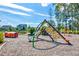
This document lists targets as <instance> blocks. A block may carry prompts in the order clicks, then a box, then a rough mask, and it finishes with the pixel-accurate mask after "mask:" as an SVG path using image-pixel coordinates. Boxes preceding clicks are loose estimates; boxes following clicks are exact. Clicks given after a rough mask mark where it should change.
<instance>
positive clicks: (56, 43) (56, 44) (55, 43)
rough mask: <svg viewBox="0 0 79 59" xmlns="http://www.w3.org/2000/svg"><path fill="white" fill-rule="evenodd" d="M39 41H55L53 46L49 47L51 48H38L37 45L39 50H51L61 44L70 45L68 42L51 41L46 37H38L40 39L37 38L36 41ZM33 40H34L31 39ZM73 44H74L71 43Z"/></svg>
mask: <svg viewBox="0 0 79 59" xmlns="http://www.w3.org/2000/svg"><path fill="white" fill-rule="evenodd" d="M39 41H45V42H48V43H53V44H54V45H53V46H52V47H49V48H37V47H34V48H35V49H37V50H49V49H53V48H55V47H57V46H59V45H69V44H68V43H61V42H57V41H50V40H45V39H42V38H38V40H35V41H34V42H39ZM31 42H33V41H31ZM70 46H72V45H70Z"/></svg>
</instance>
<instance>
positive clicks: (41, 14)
mask: <svg viewBox="0 0 79 59" xmlns="http://www.w3.org/2000/svg"><path fill="white" fill-rule="evenodd" d="M34 14H36V15H40V16H45V17H49V15H47V14H43V13H38V12H34Z"/></svg>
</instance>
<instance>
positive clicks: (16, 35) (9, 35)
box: [5, 32, 18, 38]
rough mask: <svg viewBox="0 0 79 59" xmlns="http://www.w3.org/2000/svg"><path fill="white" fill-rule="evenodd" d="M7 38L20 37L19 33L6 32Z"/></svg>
mask: <svg viewBox="0 0 79 59" xmlns="http://www.w3.org/2000/svg"><path fill="white" fill-rule="evenodd" d="M5 37H6V38H16V37H18V33H17V32H6V33H5Z"/></svg>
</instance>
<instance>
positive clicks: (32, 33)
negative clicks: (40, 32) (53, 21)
mask: <svg viewBox="0 0 79 59" xmlns="http://www.w3.org/2000/svg"><path fill="white" fill-rule="evenodd" d="M29 32H30V35H34V32H35V28H33V27H32V28H30V30H29Z"/></svg>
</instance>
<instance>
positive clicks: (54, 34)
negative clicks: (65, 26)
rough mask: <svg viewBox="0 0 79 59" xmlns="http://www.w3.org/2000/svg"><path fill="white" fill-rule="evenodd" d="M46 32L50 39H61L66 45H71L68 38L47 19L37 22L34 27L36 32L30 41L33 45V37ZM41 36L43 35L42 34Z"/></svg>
mask: <svg viewBox="0 0 79 59" xmlns="http://www.w3.org/2000/svg"><path fill="white" fill-rule="evenodd" d="M43 32H44V33H47V35H48V36H49V37H50V38H51V39H52V41H53V42H54V41H57V42H60V41H63V42H66V43H67V44H68V45H72V44H71V43H70V42H69V40H67V39H66V38H65V37H64V36H63V35H62V34H61V33H60V32H59V31H58V30H56V28H55V27H53V26H52V25H51V24H50V23H49V22H48V21H47V20H44V21H43V22H42V23H41V24H39V25H38V26H37V28H36V32H35V34H34V36H33V39H32V42H33V46H34V42H35V41H36V40H35V38H37V40H38V38H39V36H40V35H42V33H43ZM42 36H43V35H42Z"/></svg>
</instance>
